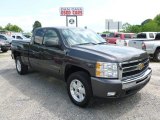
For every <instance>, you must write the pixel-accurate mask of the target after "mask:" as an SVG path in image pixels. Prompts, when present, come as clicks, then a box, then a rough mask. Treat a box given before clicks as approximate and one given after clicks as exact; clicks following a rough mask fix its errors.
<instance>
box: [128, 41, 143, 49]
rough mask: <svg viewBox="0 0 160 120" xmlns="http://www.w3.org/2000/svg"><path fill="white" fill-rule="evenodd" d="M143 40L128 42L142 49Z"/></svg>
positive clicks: (129, 44) (130, 45)
mask: <svg viewBox="0 0 160 120" xmlns="http://www.w3.org/2000/svg"><path fill="white" fill-rule="evenodd" d="M142 42H143V41H140V40H137V41H134V40H130V41H129V42H128V46H129V47H134V48H137V49H142Z"/></svg>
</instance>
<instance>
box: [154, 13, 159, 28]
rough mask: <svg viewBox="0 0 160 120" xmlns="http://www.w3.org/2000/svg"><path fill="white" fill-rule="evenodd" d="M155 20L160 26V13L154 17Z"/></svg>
mask: <svg viewBox="0 0 160 120" xmlns="http://www.w3.org/2000/svg"><path fill="white" fill-rule="evenodd" d="M154 20H155V22H156V23H157V24H158V25H159V26H160V14H158V15H157V16H156V17H155V18H154Z"/></svg>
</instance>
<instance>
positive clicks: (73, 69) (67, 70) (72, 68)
mask: <svg viewBox="0 0 160 120" xmlns="http://www.w3.org/2000/svg"><path fill="white" fill-rule="evenodd" d="M78 71H84V72H86V73H87V74H88V75H89V76H90V73H89V72H88V71H87V70H85V69H84V68H81V67H78V66H74V65H67V66H66V68H65V81H67V79H68V77H69V75H71V74H72V73H74V72H78Z"/></svg>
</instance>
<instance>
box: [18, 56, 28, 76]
mask: <svg viewBox="0 0 160 120" xmlns="http://www.w3.org/2000/svg"><path fill="white" fill-rule="evenodd" d="M15 62H16V70H17V72H18V74H20V75H24V74H26V73H27V72H28V66H27V65H24V64H23V63H22V60H21V57H19V56H18V57H16V61H15ZM18 65H19V66H18Z"/></svg>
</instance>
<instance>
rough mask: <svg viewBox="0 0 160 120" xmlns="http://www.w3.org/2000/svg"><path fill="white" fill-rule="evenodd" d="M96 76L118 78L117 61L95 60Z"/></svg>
mask: <svg viewBox="0 0 160 120" xmlns="http://www.w3.org/2000/svg"><path fill="white" fill-rule="evenodd" d="M96 77H102V78H118V67H117V63H106V62H97V64H96Z"/></svg>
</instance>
